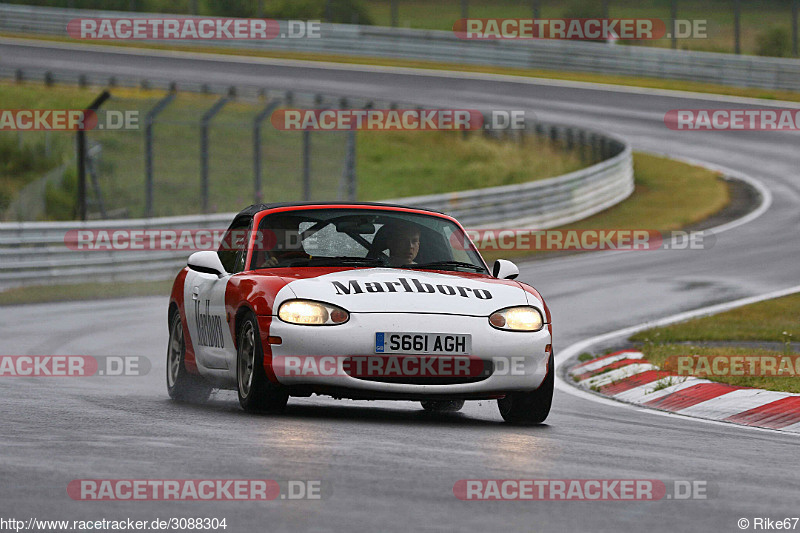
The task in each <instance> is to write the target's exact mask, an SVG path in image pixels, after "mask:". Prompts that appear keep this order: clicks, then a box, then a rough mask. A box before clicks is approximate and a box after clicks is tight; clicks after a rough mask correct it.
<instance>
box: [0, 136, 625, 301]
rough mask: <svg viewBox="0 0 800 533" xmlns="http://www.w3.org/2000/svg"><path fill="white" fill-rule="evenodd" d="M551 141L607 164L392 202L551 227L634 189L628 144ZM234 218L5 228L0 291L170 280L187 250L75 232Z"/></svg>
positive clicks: (505, 223)
mask: <svg viewBox="0 0 800 533" xmlns="http://www.w3.org/2000/svg"><path fill="white" fill-rule="evenodd" d="M537 127H538V128H539V129H540V130H543V131H547V132H549V135H551V136H552V137H555V138H558V139H562V140H565V141H566V140H567V139H574V138H577V137H578V136H579V135H580V138H582V139H585V141H586V142H587V144H586V147H587V148H589V147H593V148H595V149H599V150H600V151H601V152H602V153H601V155H602V156H603V157H607V159H605V160H603V161H601V162H600V163H597V164H594V165H592V166H590V167H587V168H585V169H581V170H578V171H576V172H572V173H569V174H565V175H563V176H558V177H555V178H549V179H545V180H539V181H533V182H530V183H524V184H520V185H505V186H500V187H490V188H485V189H475V190H470V191H461V192H454V193H447V194H435V195H429V196H418V197H413V198H401V199H397V200H387V202H392V203H402V204H405V205H410V206H415V207H422V208H428V209H435V210H437V211H444V212H447V213H449V214H452V215H454V216H456V217H457V218H458V219H459V220H460V221H461V222H462V224H464V225H465V226H466V227H468V228H492V227H494V228H511V227H515V228H520V227H529V228H535V229H547V228H551V227H554V226H558V225H561V224H566V223H569V222H574V221H576V220H580V219H582V218H585V217H587V216H590V215H593V214H595V213H597V212H599V211H602V210H603V209H606V208H608V207H610V206H612V205H614V204H616V203H618V202H621V201H622V200H624V199H625V198H627V197H628V196H629V195H630V194H631V193H632V192H633V158H632V153H631V148H630V146H629V145H628V144H627V143H625V142H624V141H623V140H621V139H619V138H616V137H611V136H606V135H601V134H599V133H596V132H589V131H586V130H583V129H580V130H577V129H576V128H574V127H571V126H563V125H543V124H541V123H539V124H537ZM234 215H235V213H224V214H215V215H198V216H183V217H165V218H147V219H129V220H98V221H89V222H19V223H2V224H0V288H9V287H14V286H20V285H26V284H54V283H79V282H96V281H122V280H126V281H129V280H139V279H151V280H155V279H169V278H170V277H172V276H174V275H175V273H176V272H177V271H178V270H179V269H180V268H181V267H182V266H184V265H185V264H186V263H185V261H186V257H187V255H188V254H187V253H186V252H185V251H168V250H167V251H149V250H148V251H132V250H113V251H105V250H104V251H76V250H73V249H71V248H70V247H68V246H67V244H66V242H65V241H66V238H67V232H68V231H70V230H99V229H105V230H114V229H125V230H143V229H173V230H179V229H224V228H225V227H227V225H228V224H229V223H230V221H231V220H232V219H233V216H234Z"/></svg>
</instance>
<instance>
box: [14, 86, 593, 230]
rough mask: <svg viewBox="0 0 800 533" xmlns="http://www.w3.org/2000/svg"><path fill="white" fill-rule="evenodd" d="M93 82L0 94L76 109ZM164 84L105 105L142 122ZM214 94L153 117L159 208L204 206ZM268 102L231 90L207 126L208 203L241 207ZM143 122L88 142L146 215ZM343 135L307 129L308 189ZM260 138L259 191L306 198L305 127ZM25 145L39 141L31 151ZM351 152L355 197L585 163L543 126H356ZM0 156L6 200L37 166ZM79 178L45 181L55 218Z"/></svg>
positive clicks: (426, 190)
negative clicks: (498, 131)
mask: <svg viewBox="0 0 800 533" xmlns="http://www.w3.org/2000/svg"><path fill="white" fill-rule="evenodd" d="M95 93H96V90H91V89H81V88H78V87H66V86H59V87H45V86H43V85H40V84H35V83H25V84H21V85H20V84H15V83H0V101H3V102H4V104H5V106H6V107H8V108H11V109H14V108H17V109H26V108H27V109H73V108H78V109H80V108H83V107H85V106H86V105H87V104H88V103H89V102H90V101H91V99H92V98H93V97H94V95H95ZM161 96H162V95H161V94H160V93H158V92H155V91H147V90H139V89H124V88H115V89H113V90H112V99H111V100H110V101H109V103H108V104H106V106H104V107H105V108H106V109H108V110H119V111H128V110H131V111H138V113H139V117H140V122H143V121H144V115H145V113H146V111H147V110H148V109H150V108H152V107H153V105H154V104H155V102H156V101H157V100H158V98H160V97H161ZM217 100H218V97H217V96H213V95H201V94H193V93H183V92H182V93H180V94H179V96H178V97H177V98H176V99H175V101H174V102H173V103H172V104H170V105H169V106H168V107H167V108H166V109H165V110H164V112H163V113H162V114H161V115H160V116H159V117H158V120H157V123H156V125H155V127H154V139H155V140H154V159H155V164H154V181H155V190H154V215H155V216H169V215H183V214H192V213H196V212H197V211H198V209H199V206H200V205H201V204H200V187H199V183H200V141H201V139H200V127H199V117H200V116H201V115H202V114H203V112H204V111H205V110H207V109H209V108H210V107H211V106H212V105H213V104H214V103H215V102H216V101H217ZM262 107H263V106H261V105H258V104H257V103H255V102H245V101H234V102H232V103H229V104H228V105H226V106H225V107H224V108H223V109H222V111H220V113H219V114H218V115H217V116H216V117H215V118H214V121H213V123H212V124H211V126H210V131H209V154H210V155H209V184H210V185H209V198H210V203H211V206H210V207H211V210H212V211H216V212H228V211H238V210H239V209H241V208H242V207H243V206H246V205H249V204H250V203H252V202H253V197H254V190H253V189H254V185H253V158H252V154H253V140H252V120H253V117H254V116H255V115H256V114H257V113H258V112H259V111H260V110H261V109H262ZM46 133H47V132H33V131H31V132H22V133H21V134H19V135H18V134H17V132H0V141H5V143H4V144H2V143H0V146H2V145H8V146H10V149H12V150H13V149H16V147H17V144H18V142H21V143H22V146H23V147H25V146H28V145H32V146H37V147H38V146H41V145H42V144H43V143H44V142H45V141H46V140H47V137H46ZM49 134H50V136H49V139H50V141H52V142H51V143H50V144H51V146H52V147H51V150H52V152H53V155H52V158H53V159H54V160H56V161H59V162H60V161H63V160H66V159H67V158H68V157H69V156H71V155H72V152H73V148H72V146H71V142H70V141H72V137H73V135H72V134H70V133H69V132H49ZM143 134H144V131H143V128H140V129H130V130H104V131H101V130H92V131H91V132H89V133H88V135H87V137H88V138H89V142H90V143H99V145H100V147H101V148H102V151H101V155H100V157H99V164H98V168H99V176H98V187H99V190H100V191H101V194H100V196H101V198H102V200H103V204H104V206H105V208H106V211H108V212H116V213H118V212H121V211H122V212H124V213H125V214H126V215H127V216H128V217H139V216H143V215H144V190H145V185H144V183H145V173H144V168H145V160H144V149H143V147H144V138H143V137H144V135H143ZM346 136H347V134H346V133H343V132H317V133H313V134H312V135H311V152H310V153H311V157H310V160H311V170H310V176H311V193H312V200H331V199H335V198H337V197H338V196H339V192H340V191H339V189H340V178H341V176H342V167H343V164H344V154H345V143H346ZM261 140H262V143H261V153H262V162H263V163H262V165H263V170H262V180H263V188H262V190H263V192H264V196H263V200H264V201H292V200H300V199H301V198H302V195H303V187H302V175H303V158H302V133H301V132H289V131H280V130H278V129H276V128H274V127H272V125H271V124H270V123H269V122H266V123H265V124H264V127H263V128H262V134H261ZM55 141H58V142H55ZM20 151H21V150H20ZM28 152H30V153H32V154H33V153H37V152H32V151H26V152H25V153H28ZM409 154H413V157H410V156H409ZM356 158H357V159H356V168H357V169H358V179H359V183H358V198H359V199H360V200H368V201H369V200H380V199H386V198H398V197H403V196H416V195H424V194H435V193H443V192H451V191H459V190H467V189H474V188H481V187H492V186H495V185H507V184H512V183H524V182H528V181H533V180H537V179H542V178H547V177H552V176H557V175H561V174H564V173H567V172H572V171H574V170H578V169H580V168H582V167H584V166H585V165H586V163H584V162H582V160H581V156H580V154H579V153H578V152H577V151H566V150H564V149H563V148H562V147H561V146H559V145H558V144H556V143H551V142H549V141H548V140H546V139H544V138H539V137H533V138H528V139H526V142H525V143H524V144H522V143H518V142H514V141H512V140H496V139H492V138H488V137H485V136H483V135H481V134H480V133H479V132H469V134H468V135H466V136H464V135H462V133H460V132H449V131H401V132H374V131H360V132H358V136H357V149H356ZM3 168H4V167H2V166H0V207H2V205H3V204H8V203H9V202H10V201H11V195H12V194H13V192H16V191H19V190H20V189H21V188H22V187H24V186H25V185H26V184H27V183H29V182H30V181H31V180H32V179H34V178H35V177H36V176H35V175H32V174H31V173H28V174H24V175H15V178H14V179H13V180H10V179H9V180H8V182H7V183H6V182H4V181H3ZM15 168H16V167H15ZM23 178H26V179H23ZM75 183H76V178H75V173H74V172H69V173H68V174H67V178H66V179H65V182H64V184H63V185H62V187H61V188H60V189H58V190H50V191H48V193H47V198H45V199H42V201H45V202H46V203H47V208H46V213H47V216H48V218H49V219H50V220H65V219H70V218H71V217H72V214H73V213H74V211H75V205H74V201H75V198H76V194H75V192H76V191H75V189H76V184H75ZM2 186H5V188H2ZM4 191H5V192H4ZM91 192H92V193H93V192H94V189H92V191H91ZM93 196H95V197H96V195H93ZM3 198H5V200H4V201H2V200H3Z"/></svg>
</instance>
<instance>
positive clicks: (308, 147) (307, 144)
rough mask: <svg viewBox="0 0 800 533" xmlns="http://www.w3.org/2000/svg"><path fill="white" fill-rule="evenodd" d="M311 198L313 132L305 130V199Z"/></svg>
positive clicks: (306, 200)
mask: <svg viewBox="0 0 800 533" xmlns="http://www.w3.org/2000/svg"><path fill="white" fill-rule="evenodd" d="M310 200H311V132H310V131H309V130H303V201H305V202H308V201H310Z"/></svg>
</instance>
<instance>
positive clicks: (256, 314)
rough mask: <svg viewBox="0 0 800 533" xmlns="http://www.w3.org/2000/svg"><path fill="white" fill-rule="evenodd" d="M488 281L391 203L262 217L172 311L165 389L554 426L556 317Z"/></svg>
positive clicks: (430, 219)
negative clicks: (476, 411) (475, 404)
mask: <svg viewBox="0 0 800 533" xmlns="http://www.w3.org/2000/svg"><path fill="white" fill-rule="evenodd" d="M518 274H519V270H518V269H517V267H516V266H515V265H514V264H513V263H511V262H510V261H505V260H502V259H501V260H497V261H496V262H495V263H494V264H493V265H492V267H491V268H489V266H488V265H487V264H486V263H485V262H484V260H483V258H482V257H481V255H480V253H479V252H478V250H477V249H476V248H475V246H474V244H473V243H472V241H471V240H470V239H469V237H468V235H467V233H466V232H465V231H464V229H463V228H462V227H461V225H460V224H459V223H458V222H457V221H456V220H455V219H454V218H452V217H450V216H448V215H445V214H442V213H439V212H435V211H429V210H425V209H418V208H410V207H403V206H397V205H388V204H370V203H348V204H326V203H302V204H297V203H295V204H271V205H263V204H262V205H253V206H250V207H248V208H247V209H244V210H243V211H242V212H240V213H239V214H238V215H236V217H235V218H234V220H233V222H232V224H231V225H230V227H229V228H228V230H227V232H226V234H225V236H224V238H223V239H222V242H221V244H220V246H219V249H218V251H200V252H195V253H194V254H192V256H191V257H189V260H188V266H187V267H186V268H184V269H183V270H182V271H181V272H180V273H179V274H178V276H177V278H176V279H175V283H174V285H173V288H172V294H171V297H170V303H169V313H168V320H169V335H170V338H169V344H168V348H167V388H168V392H169V395H170V396H171V397H172V398H173V399H176V400H190V401H196V400H200V401H202V400H204V399H207V398H208V396H209V394H210V393H211V391H212V389H215V388H218V389H232V390H237V391H238V395H239V402H240V404H241V406H242V408H243V409H245V410H246V411H279V410H281V409H283V408H284V407H285V405H286V403H287V401H288V399H289V397H291V396H310V395H312V394H321V395H328V396H332V397H334V398H352V399H364V400H411V401H420V402H421V403H422V407H423V408H424V409H426V410H430V411H457V410H459V409H461V407H463V405H464V402H465V400H482V399H483V400H485V399H496V400H497V403H498V406H499V410H500V414H501V415H502V417H503V418H504V419H505V420H506V421H508V422H512V423H520V424H537V423H541V422H542V421H544V420H545V418H546V417H547V415H548V413H549V411H550V404H551V400H552V395H553V385H554V373H555V368H554V363H553V350H552V325H551V321H550V313H549V311H548V309H547V305H545V303H544V300H543V299H542V297H541V296H540V295H539V293H538V292H537V291H536V290H535V289H534V288H533V287H531V286H530V285H526V284H525V283H522V282H519V281H516V280H515V278H516V277H517V275H518Z"/></svg>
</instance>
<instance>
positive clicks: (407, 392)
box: [264, 313, 552, 398]
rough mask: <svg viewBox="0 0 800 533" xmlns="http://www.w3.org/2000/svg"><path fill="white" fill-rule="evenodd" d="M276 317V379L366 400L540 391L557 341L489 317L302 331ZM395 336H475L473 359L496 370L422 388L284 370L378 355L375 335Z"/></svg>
mask: <svg viewBox="0 0 800 533" xmlns="http://www.w3.org/2000/svg"><path fill="white" fill-rule="evenodd" d="M271 318H272V320H271V321H269V335H270V336H278V337H281V339H282V342H281V344H279V345H271V346H265V350H264V353H265V354H268V353H269V350H270V349H271V352H272V357H271V361H267V360H265V364H266V365H270V366H271V368H269V369H268V370H267V374H268V375H271V374H272V375H275V374H274V373H273V372H272V370H273V369H279V370H278V372H277V374H278V375H277V380H278V381H279V382H280V383H282V384H284V385H287V386H290V387H293V388H297V387H301V388H306V389H308V390H313V391H315V392H319V391H339V392H340V394H341V395H342V396H348V394H346V391H351V392H352V393H354V394H352V395H351V396H356V397H363V398H369V397H371V396H374V397H375V398H388V397H397V398H401V397H406V396H407V397H414V398H416V397H420V398H421V397H460V398H467V397H476V398H477V397H492V396H497V395H502V394H505V393H507V392H510V391H527V390H534V389H536V388H538V387H539V385H541V383H542V381H543V380H544V378H545V376H546V375H547V371H548V368H547V363H548V358H549V355H550V354H549V352H545V347H546V346H547V345H548V344H551V342H552V341H551V338H550V333H549V331H548V328H547V327H546V326H545V327H544V328H542V330H540V331H537V332H517V331H501V330H497V329H495V328H493V327H492V326H490V325H489V322H488V319H487V318H486V317H473V316H458V315H444V314H423V313H416V314H412V313H352V314H351V315H350V320H349V321H348V322H347V323H345V324H341V325H337V326H298V325H295V324H287V323H285V322H282V321H281V320H279V319H278V318H277V317H271ZM393 331H396V332H419V333H424V332H430V333H453V334H471V335H472V351H471V357H472V358H479V359H481V360H482V361H484V362H486V363H487V365H486V366H487V367H488V366H491V367H493V371H492V372H491V373H489V374H488V376H487V377H485V378H484V379H480V380H477V381H475V380H473V382H471V383H449V384H430V385H429V384H425V380H424V379H419V380H416V383H390V382H383V381H374V380H368V379H362V378H359V377H353V376H351V375H347V374H345V373H343V372H335V374H334V375H322V373H316V374H315V373H311V374H308V373H304V374H303V375H288V374H289V373H287V372H285V370H284V371H281V370H280V369H285V368H286V367H285V364H286V361H288V360H289V359H291V358H295V360H296V358H297V357H298V356H300V357H303V358H311V357H314V356H319V357H322V356H334V357H337V358H339V359H344V358H346V357H354V356H355V357H358V356H375V355H376V354H375V333H376V332H393ZM391 357H396V358H403V357H404V356H403V355H399V354H398V355H392V356H391ZM411 357H415V356H411ZM265 359H269V358H265ZM431 381H434V380H431ZM342 391H345V392H342ZM325 393H327V392H325Z"/></svg>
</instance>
